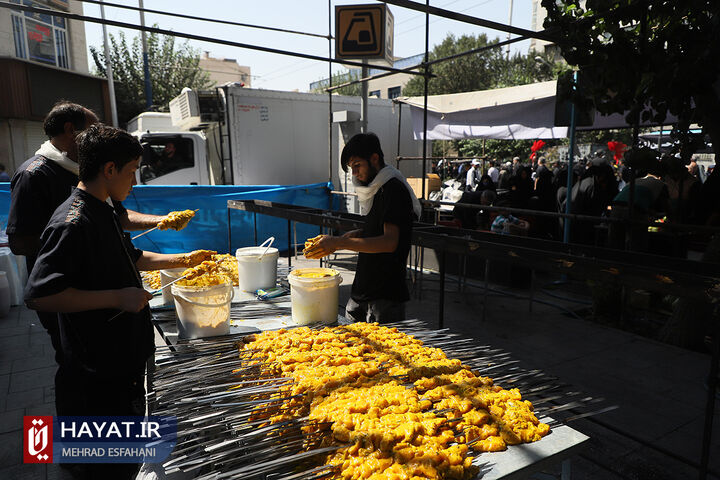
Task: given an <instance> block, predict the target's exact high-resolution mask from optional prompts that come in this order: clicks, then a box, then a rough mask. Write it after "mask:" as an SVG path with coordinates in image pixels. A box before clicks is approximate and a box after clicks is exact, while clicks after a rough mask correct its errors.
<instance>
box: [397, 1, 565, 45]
mask: <svg viewBox="0 0 720 480" xmlns="http://www.w3.org/2000/svg"><path fill="white" fill-rule="evenodd" d="M385 3H389V4H391V5H395V6H398V7H402V8H408V9H410V10H416V11H418V12H423V13H425V12H427V13H430V14H431V15H436V16H438V17H444V18H449V19H451V20H457V21H459V22H463V23H469V24H471V25H477V26H479V27H485V28H491V29H493V30H500V31H501V32H506V33H514V34H516V35H520V36H522V37H528V38H537V39H540V40H546V41H550V42H552V41H553V38H552V37H551V36H550V35H548V31H547V30H542V31H539V32H534V31H532V30H527V29H525V28H519V27H513V26H512V25H505V24H503V23H498V22H493V21H491V20H485V19H484V18H478V17H473V16H471V15H465V14H462V13H458V12H453V11H452V10H445V9H443V8H438V7H430V6H426V5H424V4H421V3H418V2H412V1H409V0H386V2H385Z"/></svg>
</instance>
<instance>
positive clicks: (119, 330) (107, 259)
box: [25, 124, 212, 479]
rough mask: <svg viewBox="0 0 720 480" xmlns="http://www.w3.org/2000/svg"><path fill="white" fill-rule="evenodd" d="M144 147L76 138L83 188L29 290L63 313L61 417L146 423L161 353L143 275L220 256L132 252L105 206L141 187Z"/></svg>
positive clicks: (101, 131) (118, 472) (109, 137)
mask: <svg viewBox="0 0 720 480" xmlns="http://www.w3.org/2000/svg"><path fill="white" fill-rule="evenodd" d="M141 155H142V147H141V146H140V142H138V140H137V139H136V138H135V137H133V136H132V135H130V134H129V133H127V132H125V131H123V130H120V129H117V128H113V127H108V126H105V125H102V124H94V125H92V126H90V127H88V128H87V129H85V130H84V131H83V132H82V133H81V134H80V135H79V137H78V148H77V157H78V163H79V172H78V173H79V183H78V186H77V188H76V189H75V190H73V192H72V193H71V194H70V196H69V198H67V199H66V200H65V201H64V202H63V203H62V204H61V205H60V206H59V207H58V208H57V209H56V210H55V212H54V213H53V214H52V216H51V218H50V220H49V222H48V224H47V227H46V228H45V229H44V231H43V233H42V235H41V237H40V248H39V253H38V257H37V260H36V262H35V265H34V267H33V269H32V272H31V273H30V277H29V279H28V284H27V287H26V289H25V301H26V303H27V305H28V307H30V308H31V309H33V310H38V311H44V312H59V313H58V314H57V316H58V327H59V331H60V339H61V342H62V346H61V349H60V353H61V354H62V357H63V360H62V361H61V362H60V368H59V369H58V372H57V374H56V377H55V405H56V409H57V414H58V415H82V416H86V415H107V416H115V415H139V416H143V415H145V389H144V380H145V379H144V372H145V365H146V362H147V360H148V358H149V357H150V355H152V353H153V351H154V349H155V346H154V335H153V327H152V324H151V322H150V310H149V308H148V301H149V300H150V299H151V298H152V294H150V293H149V292H147V291H145V290H144V289H143V288H142V280H141V279H140V274H139V271H138V270H158V269H161V268H177V267H192V266H195V265H197V264H199V263H201V262H202V261H204V260H207V259H208V255H211V253H212V252H208V251H202V250H201V251H196V252H192V253H188V254H166V255H163V254H158V253H152V252H143V251H141V250H137V249H136V248H134V247H133V245H132V243H131V242H130V241H129V239H128V237H127V236H126V235H124V234H123V231H122V227H121V225H120V221H119V219H118V217H117V215H116V213H115V211H114V209H113V207H112V206H110V205H109V204H108V203H107V199H108V198H112V199H113V200H115V201H118V202H120V201H122V200H124V199H125V197H126V196H127V195H128V194H129V193H130V191H131V190H132V187H133V186H134V185H135V171H136V170H137V168H138V164H139V161H140V156H141ZM78 468H81V469H82V470H83V472H82V473H83V474H84V478H127V479H130V478H135V474H136V472H137V469H138V465H133V464H112V465H98V464H88V465H83V466H79V467H78Z"/></svg>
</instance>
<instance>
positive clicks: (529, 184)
mask: <svg viewBox="0 0 720 480" xmlns="http://www.w3.org/2000/svg"><path fill="white" fill-rule="evenodd" d="M531 175H532V171H531V170H530V167H521V168H520V169H519V170H518V173H517V175H515V176H514V177H512V178H511V179H510V196H509V198H510V204H511V206H512V207H513V208H528V206H529V203H530V198H531V197H532V196H533V181H532V179H531V178H530V176H531Z"/></svg>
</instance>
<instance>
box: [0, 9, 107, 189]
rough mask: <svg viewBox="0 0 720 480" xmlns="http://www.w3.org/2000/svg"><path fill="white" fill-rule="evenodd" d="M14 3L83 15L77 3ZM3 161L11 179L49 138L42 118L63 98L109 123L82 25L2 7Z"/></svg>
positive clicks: (0, 121) (100, 81)
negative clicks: (92, 72) (93, 112)
mask: <svg viewBox="0 0 720 480" xmlns="http://www.w3.org/2000/svg"><path fill="white" fill-rule="evenodd" d="M10 2H11V3H15V4H21V5H26V6H31V7H37V8H43V9H50V10H54V11H57V12H70V13H76V14H82V13H83V8H82V2H79V1H75V0H43V1H40V0H10ZM0 85H2V88H0V163H2V164H4V165H5V167H6V169H7V171H8V173H9V174H10V175H12V173H13V172H14V170H15V168H16V167H18V166H19V165H20V164H21V163H23V162H24V161H25V160H26V159H28V158H29V157H31V156H32V155H33V154H34V153H35V151H36V150H37V149H38V147H39V146H40V144H42V143H43V142H44V141H45V140H47V137H46V136H45V133H44V132H43V129H42V120H43V118H44V116H45V114H46V113H47V112H48V111H49V110H50V108H51V107H52V106H53V105H54V104H55V103H56V102H57V101H59V100H68V101H72V102H77V103H80V104H82V105H85V106H87V107H89V108H91V109H93V110H94V111H95V112H96V113H97V114H98V117H99V118H100V119H103V120H104V121H106V122H108V123H109V122H110V119H109V111H110V106H109V96H108V90H107V81H106V80H104V79H102V78H99V77H95V76H92V75H90V73H89V71H88V58H87V45H86V42H85V26H84V24H83V22H81V21H77V20H68V19H65V18H63V17H60V16H54V15H51V14H46V13H34V12H28V11H23V10H20V9H17V10H15V9H9V8H0Z"/></svg>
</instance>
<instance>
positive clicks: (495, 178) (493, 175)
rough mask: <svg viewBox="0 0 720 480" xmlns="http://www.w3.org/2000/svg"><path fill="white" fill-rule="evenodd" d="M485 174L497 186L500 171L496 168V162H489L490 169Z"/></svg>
mask: <svg viewBox="0 0 720 480" xmlns="http://www.w3.org/2000/svg"><path fill="white" fill-rule="evenodd" d="M487 174H488V175H490V178H491V179H492V181H493V183H494V184H495V185H497V183H498V179H499V178H500V170H498V168H497V161H495V160H491V161H490V168H489V169H488V171H487Z"/></svg>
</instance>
